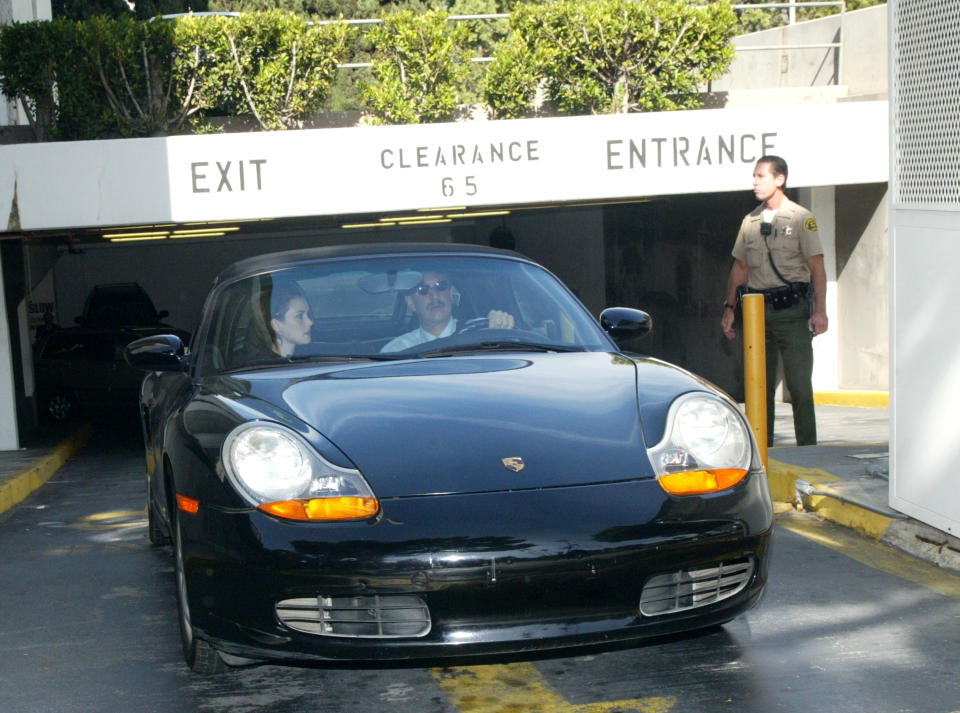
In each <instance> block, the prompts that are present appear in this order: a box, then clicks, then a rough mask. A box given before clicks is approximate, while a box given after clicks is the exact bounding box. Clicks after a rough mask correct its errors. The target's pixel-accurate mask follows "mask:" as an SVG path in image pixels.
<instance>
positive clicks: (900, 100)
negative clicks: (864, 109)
mask: <svg viewBox="0 0 960 713" xmlns="http://www.w3.org/2000/svg"><path fill="white" fill-rule="evenodd" d="M958 66H960V2H957V0H900V2H898V3H896V5H894V35H893V70H892V71H893V74H892V76H891V84H892V86H891V89H892V90H893V93H892V96H893V100H894V101H893V131H894V137H895V138H894V157H895V158H894V162H895V163H894V175H893V180H894V199H895V200H896V201H897V202H899V203H908V204H913V205H916V206H918V207H927V208H931V207H936V206H960V111H958V107H960V72H958V71H957V67H958Z"/></svg>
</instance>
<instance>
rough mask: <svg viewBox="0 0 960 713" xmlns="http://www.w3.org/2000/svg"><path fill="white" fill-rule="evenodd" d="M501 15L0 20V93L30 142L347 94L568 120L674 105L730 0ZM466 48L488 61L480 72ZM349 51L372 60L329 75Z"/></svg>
mask: <svg viewBox="0 0 960 713" xmlns="http://www.w3.org/2000/svg"><path fill="white" fill-rule="evenodd" d="M251 1H252V0H251ZM291 1H293V0H291ZM454 7H455V8H458V9H461V8H462V9H463V10H470V11H472V12H478V11H483V10H488V9H489V10H492V9H495V0H457V2H456V3H454ZM509 24H510V27H509V28H508V27H507V26H506V23H504V22H502V21H498V22H497V23H493V24H490V25H487V26H478V25H477V24H476V23H456V24H453V23H449V22H448V14H447V13H446V12H444V11H441V10H429V11H425V12H420V13H415V12H412V11H410V10H402V11H394V12H388V13H387V14H385V15H384V22H383V23H382V24H378V25H374V26H372V27H369V26H368V28H367V29H366V30H365V31H364V32H361V31H360V30H358V29H357V28H356V27H355V26H349V25H347V24H345V23H342V22H333V23H329V24H321V23H317V24H313V23H310V22H308V21H307V20H305V19H303V18H302V17H300V16H299V15H297V14H294V13H291V12H286V11H281V10H271V11H267V12H250V13H243V14H241V15H240V16H238V17H227V16H222V15H206V16H186V17H181V18H179V19H177V20H175V21H170V20H162V19H160V18H156V19H154V20H150V21H141V20H137V19H135V18H133V17H130V16H120V17H108V16H106V15H103V16H98V17H94V18H89V19H85V20H79V21H72V20H67V19H62V18H61V19H55V20H53V21H50V22H31V23H15V24H12V25H5V26H0V90H2V91H3V93H4V94H6V95H7V96H8V97H16V98H17V99H19V100H20V102H21V104H22V105H23V106H24V107H25V109H26V111H27V114H28V116H29V121H30V125H31V127H32V128H33V132H34V136H35V138H36V139H37V140H38V141H49V140H65V139H89V138H101V137H111V136H161V135H166V134H171V133H186V132H201V131H211V130H213V129H212V126H211V123H210V121H209V119H210V118H211V117H213V116H218V115H219V116H239V117H245V118H248V119H251V120H252V121H253V122H255V124H256V125H257V126H259V127H260V128H261V129H263V130H278V129H289V128H297V127H299V126H302V125H303V122H304V120H305V119H306V118H308V117H310V116H312V115H316V114H317V113H320V112H321V111H323V110H324V108H325V107H329V106H337V107H338V108H345V107H344V103H345V102H353V107H354V108H360V109H364V110H365V111H366V112H367V114H368V116H369V117H370V120H371V121H373V122H375V123H416V122H431V121H448V120H450V119H452V118H453V117H454V115H455V113H456V111H457V109H458V108H459V106H461V105H462V104H465V103H475V102H476V101H477V100H478V99H480V98H481V94H482V100H483V101H484V102H485V103H486V106H487V109H488V112H489V113H490V114H491V115H492V116H494V117H496V118H511V117H518V116H526V115H530V114H531V113H532V112H533V111H534V98H535V96H536V94H537V92H538V91H539V93H540V94H541V96H542V98H545V99H547V100H550V101H552V102H553V104H554V106H556V107H557V108H558V109H559V111H560V112H561V113H565V114H582V113H591V112H593V113H598V112H625V111H661V110H667V109H686V108H692V107H695V106H698V104H699V101H700V93H699V92H700V88H701V87H702V86H703V85H704V84H705V83H706V82H707V81H709V80H710V79H712V78H715V77H717V76H719V75H720V74H722V72H723V71H725V70H726V68H727V67H728V65H729V63H730V61H731V59H732V57H733V48H732V46H731V44H730V40H731V39H732V33H733V32H734V28H735V26H736V21H735V17H734V14H733V10H732V8H731V5H730V2H729V0H719V1H717V2H711V3H710V4H709V5H707V6H705V7H696V6H692V5H690V3H689V2H688V1H687V0H584V1H581V2H574V1H572V0H560V1H558V2H545V3H519V2H518V3H516V4H515V5H514V6H513V10H512V13H511V17H510V23H509ZM478 53H486V54H492V55H493V57H494V61H493V62H492V63H491V64H489V65H485V66H483V67H478V66H476V65H474V64H473V63H472V62H471V61H470V58H471V57H473V56H475V55H477V54H478ZM358 57H359V58H369V59H370V61H371V62H372V67H371V68H370V69H369V70H362V71H359V72H354V71H352V70H343V69H338V65H339V64H342V63H345V62H348V61H356V60H357V59H358ZM328 100H329V101H328Z"/></svg>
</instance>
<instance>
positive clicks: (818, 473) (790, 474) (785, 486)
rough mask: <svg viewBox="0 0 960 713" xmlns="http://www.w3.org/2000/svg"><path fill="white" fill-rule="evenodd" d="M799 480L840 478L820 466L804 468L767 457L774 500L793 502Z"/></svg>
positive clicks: (768, 479)
mask: <svg viewBox="0 0 960 713" xmlns="http://www.w3.org/2000/svg"><path fill="white" fill-rule="evenodd" d="M798 480H805V481H807V482H808V483H835V482H836V481H838V480H840V478H838V477H837V476H835V475H831V474H830V473H828V472H827V471H825V470H821V469H820V468H804V467H803V466H800V465H791V464H790V463H784V462H783V461H779V460H774V459H773V458H767V481H768V482H769V483H770V496H771V497H772V498H773V499H774V500H779V501H781V502H786V503H792V502H793V501H794V499H795V498H796V494H797V481H798Z"/></svg>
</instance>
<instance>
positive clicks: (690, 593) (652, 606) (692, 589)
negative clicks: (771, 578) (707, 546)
mask: <svg viewBox="0 0 960 713" xmlns="http://www.w3.org/2000/svg"><path fill="white" fill-rule="evenodd" d="M752 576H753V558H745V559H740V560H735V561H733V562H721V563H720V564H719V565H717V566H716V567H708V568H705V569H694V570H678V571H676V572H669V573H667V574H658V575H656V576H654V577H651V578H650V579H648V580H647V581H646V583H645V584H644V585H643V592H642V593H641V594H640V613H641V614H643V615H644V616H661V615H663V614H673V613H675V612H680V611H686V610H687V609H696V608H697V607H705V606H707V605H709V604H713V603H715V602H719V601H722V600H724V599H729V598H730V597H732V596H734V595H735V594H738V593H739V592H741V591H742V590H743V588H744V587H746V586H747V583H748V582H749V581H750V578H751V577H752Z"/></svg>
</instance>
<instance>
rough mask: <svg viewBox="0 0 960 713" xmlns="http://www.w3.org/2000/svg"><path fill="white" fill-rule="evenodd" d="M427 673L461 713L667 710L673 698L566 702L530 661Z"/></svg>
mask: <svg viewBox="0 0 960 713" xmlns="http://www.w3.org/2000/svg"><path fill="white" fill-rule="evenodd" d="M430 673H431V674H432V675H433V677H434V678H435V679H436V681H437V683H438V684H439V685H440V688H441V689H442V690H443V692H444V693H445V694H446V696H447V698H449V699H450V702H451V703H453V705H454V706H455V707H456V709H457V710H458V711H459V712H460V713H615V712H616V711H625V710H629V711H636V713H669V711H671V710H673V707H674V705H676V698H674V697H673V696H668V697H653V698H633V699H628V700H623V701H610V702H606V703H569V702H567V700H566V699H565V698H564V697H563V696H561V695H560V694H559V693H558V692H557V691H555V690H554V689H553V688H552V687H551V686H550V685H549V684H548V683H547V682H546V680H545V679H544V678H543V676H542V675H541V673H540V672H539V671H538V670H537V668H536V667H535V666H534V665H533V664H531V663H515V664H506V665H503V664H497V665H491V666H464V667H458V668H434V669H430Z"/></svg>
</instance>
